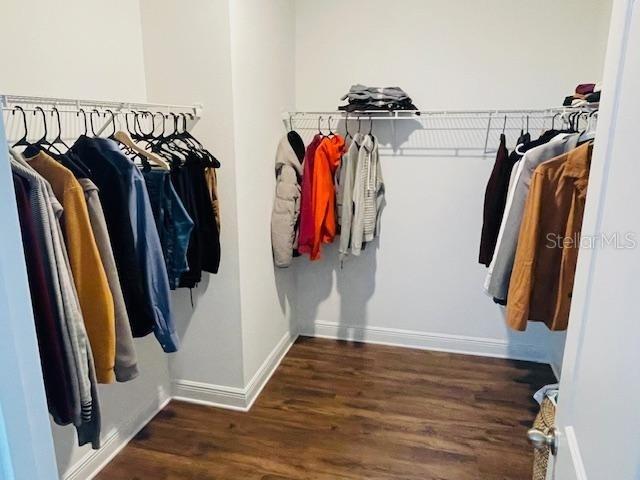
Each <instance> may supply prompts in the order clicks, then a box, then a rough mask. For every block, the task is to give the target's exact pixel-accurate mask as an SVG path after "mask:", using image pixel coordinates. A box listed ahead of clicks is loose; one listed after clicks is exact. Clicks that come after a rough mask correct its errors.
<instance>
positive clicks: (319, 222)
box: [309, 135, 344, 260]
mask: <svg viewBox="0 0 640 480" xmlns="http://www.w3.org/2000/svg"><path fill="white" fill-rule="evenodd" d="M343 149H344V138H342V137H341V136H340V135H333V136H330V137H326V138H324V139H323V140H322V141H321V142H320V145H319V146H318V148H317V149H316V152H315V155H314V160H313V185H312V192H311V196H312V205H313V238H312V242H311V245H310V250H311V252H310V255H309V258H310V259H311V260H318V259H319V258H320V251H321V245H322V244H323V243H325V244H327V243H331V242H333V240H334V238H335V236H336V233H337V228H336V225H337V224H336V213H335V200H336V197H335V195H336V192H335V185H334V181H333V179H334V174H335V171H336V169H337V168H338V165H339V164H340V158H341V157H342V152H343Z"/></svg>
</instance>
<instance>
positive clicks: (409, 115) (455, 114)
mask: <svg viewBox="0 0 640 480" xmlns="http://www.w3.org/2000/svg"><path fill="white" fill-rule="evenodd" d="M597 108H598V107H597V104H591V105H585V106H582V107H551V108H544V109H526V108H521V109H497V110H392V111H388V112H387V111H382V110H362V111H356V112H348V113H347V112H345V111H343V110H331V111H329V110H326V111H318V110H316V111H313V110H309V111H285V112H282V119H283V120H288V119H289V118H293V119H296V118H297V119H299V118H304V117H308V118H314V117H319V116H331V117H338V118H341V119H346V118H347V115H348V117H349V119H353V120H358V119H367V120H420V119H421V118H425V117H438V118H448V117H450V118H456V119H458V118H474V119H485V120H486V119H488V118H492V119H495V118H499V117H501V116H505V115H507V116H509V115H511V116H513V115H515V116H527V115H529V116H550V115H555V114H560V113H565V112H566V113H573V112H578V111H584V112H591V111H593V110H596V109H597Z"/></svg>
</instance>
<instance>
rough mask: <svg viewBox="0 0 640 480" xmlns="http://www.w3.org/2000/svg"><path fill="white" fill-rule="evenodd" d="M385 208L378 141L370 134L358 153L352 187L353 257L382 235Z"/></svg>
mask: <svg viewBox="0 0 640 480" xmlns="http://www.w3.org/2000/svg"><path fill="white" fill-rule="evenodd" d="M384 206H385V199H384V180H383V179H382V168H381V166H380V161H379V158H378V139H377V138H376V137H374V136H372V135H367V136H366V137H365V138H364V140H363V141H362V144H361V145H360V150H359V151H358V163H357V166H356V171H355V183H354V187H353V221H352V225H351V253H353V254H354V255H360V252H361V250H362V245H363V244H364V242H370V241H372V240H373V239H374V237H376V236H377V235H378V234H379V231H380V216H381V214H382V209H383V208H384Z"/></svg>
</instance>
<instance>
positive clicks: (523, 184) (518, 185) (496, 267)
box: [484, 134, 579, 303]
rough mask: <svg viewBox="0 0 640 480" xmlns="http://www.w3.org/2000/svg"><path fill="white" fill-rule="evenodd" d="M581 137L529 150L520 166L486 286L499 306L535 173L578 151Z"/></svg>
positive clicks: (559, 137)
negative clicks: (546, 164) (564, 154)
mask: <svg viewBox="0 0 640 480" xmlns="http://www.w3.org/2000/svg"><path fill="white" fill-rule="evenodd" d="M578 136H579V135H577V134H573V135H567V134H561V135H557V136H555V137H553V138H552V139H551V140H549V141H548V143H544V144H543V145H538V146H537V147H534V148H531V149H530V150H527V152H526V153H525V155H524V157H523V158H522V159H521V160H520V162H519V164H518V168H517V171H516V176H515V179H514V180H515V181H514V184H513V188H512V190H511V191H510V192H509V194H508V197H507V203H506V206H505V212H504V215H503V217H502V223H501V224H500V231H499V232H498V239H497V242H496V248H495V252H494V256H493V259H492V261H491V264H490V265H489V270H488V271H487V276H486V278H485V284H484V285H485V290H486V292H487V293H488V294H489V295H490V296H492V297H493V298H495V299H497V301H498V302H499V303H504V302H506V299H507V293H508V289H509V281H510V279H511V271H512V269H513V261H514V258H515V254H516V247H517V244H518V234H519V232H520V225H521V223H522V217H523V212H524V205H525V201H526V198H527V195H528V193H529V186H530V182H531V177H532V176H533V171H534V170H535V169H536V168H537V167H538V166H539V165H540V164H542V163H544V162H545V161H547V160H550V159H551V158H553V157H556V156H557V155H561V154H563V153H565V152H566V151H569V150H572V149H573V148H575V146H576V145H577V143H578Z"/></svg>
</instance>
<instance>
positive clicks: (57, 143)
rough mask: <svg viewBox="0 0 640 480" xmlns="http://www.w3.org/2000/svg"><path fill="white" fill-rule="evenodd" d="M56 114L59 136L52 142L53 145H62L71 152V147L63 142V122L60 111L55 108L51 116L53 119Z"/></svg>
mask: <svg viewBox="0 0 640 480" xmlns="http://www.w3.org/2000/svg"><path fill="white" fill-rule="evenodd" d="M54 114H55V116H56V121H57V124H58V135H57V136H56V138H54V139H53V140H52V142H51V144H52V145H62V146H64V147H65V148H66V149H67V150H69V148H70V147H69V145H67V144H66V143H65V142H64V140H62V122H61V121H60V111H59V110H58V109H57V108H56V107H53V108H52V109H51V116H52V117H53V115H54Z"/></svg>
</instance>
